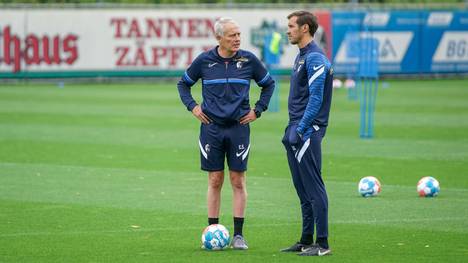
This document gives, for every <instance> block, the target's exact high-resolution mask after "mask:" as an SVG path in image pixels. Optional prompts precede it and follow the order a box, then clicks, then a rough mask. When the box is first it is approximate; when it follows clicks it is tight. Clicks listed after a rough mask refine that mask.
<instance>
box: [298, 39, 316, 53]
mask: <svg viewBox="0 0 468 263" xmlns="http://www.w3.org/2000/svg"><path fill="white" fill-rule="evenodd" d="M315 46H316V44H315V42H314V41H313V40H312V41H310V42H309V44H307V45H306V46H305V47H303V48H300V49H299V53H300V55H301V56H302V55H304V54H306V53H307V51H308V50H310V49H312V48H314V47H315Z"/></svg>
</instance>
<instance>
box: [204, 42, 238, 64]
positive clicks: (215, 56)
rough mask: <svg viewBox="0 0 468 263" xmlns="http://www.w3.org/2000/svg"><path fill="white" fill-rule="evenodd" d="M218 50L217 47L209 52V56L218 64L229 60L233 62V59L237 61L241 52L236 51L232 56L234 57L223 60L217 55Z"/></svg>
mask: <svg viewBox="0 0 468 263" xmlns="http://www.w3.org/2000/svg"><path fill="white" fill-rule="evenodd" d="M218 48H219V45H218V46H216V47H214V48H212V49H211V51H210V54H211V55H212V56H213V57H214V58H215V59H216V60H219V61H220V62H225V61H231V60H235V59H238V58H240V57H241V53H242V52H241V50H239V51H237V52H236V54H234V56H232V57H230V58H223V57H221V56H220V55H219V53H218Z"/></svg>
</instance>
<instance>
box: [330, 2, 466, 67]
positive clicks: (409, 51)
mask: <svg viewBox="0 0 468 263" xmlns="http://www.w3.org/2000/svg"><path fill="white" fill-rule="evenodd" d="M332 30H333V62H334V65H335V71H336V72H337V73H339V74H345V75H352V74H355V73H356V72H358V70H359V56H357V53H358V52H359V43H362V41H363V39H369V38H370V39H373V40H374V41H376V42H377V43H378V62H379V73H380V74H419V73H461V72H468V12H467V11H457V12H428V11H383V12H381V11H369V12H364V11H356V12H344V11H343V12H333V13H332Z"/></svg>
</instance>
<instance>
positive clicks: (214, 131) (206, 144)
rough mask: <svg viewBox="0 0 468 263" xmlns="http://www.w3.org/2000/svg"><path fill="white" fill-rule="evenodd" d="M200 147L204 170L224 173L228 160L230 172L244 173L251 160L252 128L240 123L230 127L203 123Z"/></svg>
mask: <svg viewBox="0 0 468 263" xmlns="http://www.w3.org/2000/svg"><path fill="white" fill-rule="evenodd" d="M198 145H199V146H200V159H201V169H202V170H204V171H209V172H214V171H224V160H225V158H226V159H227V164H228V167H229V170H231V171H236V172H244V171H246V170H247V161H248V159H249V158H248V157H249V151H250V126H249V124H246V125H242V124H240V123H236V124H233V125H229V126H222V125H218V124H215V123H210V124H203V123H202V125H201V127H200V140H199V141H198Z"/></svg>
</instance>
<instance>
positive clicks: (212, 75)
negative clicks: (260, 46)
mask: <svg viewBox="0 0 468 263" xmlns="http://www.w3.org/2000/svg"><path fill="white" fill-rule="evenodd" d="M200 78H201V79H202V97H203V102H202V104H201V108H202V110H203V112H204V113H205V114H206V115H208V116H209V117H210V119H212V120H213V121H214V122H215V123H217V124H221V125H226V124H232V123H235V122H239V119H240V118H241V117H242V116H244V115H246V114H247V113H248V112H249V111H250V102H249V91H250V80H251V79H253V80H254V81H255V82H256V83H257V84H258V85H259V86H260V87H262V91H261V94H260V99H259V100H258V101H257V102H256V103H255V109H256V110H257V111H259V112H263V111H265V110H266V109H267V107H268V103H269V102H270V98H271V95H272V94H273V90H274V87H275V82H274V81H273V78H272V77H271V76H270V74H269V73H268V71H267V70H266V69H265V67H264V66H263V64H262V63H261V62H260V61H259V60H258V58H257V57H256V56H255V55H254V54H252V53H251V52H248V51H245V50H239V51H238V52H237V53H236V55H234V56H233V57H232V58H227V59H226V58H223V57H221V56H220V55H219V54H218V47H215V48H213V49H211V50H209V51H206V52H203V53H202V54H200V55H199V56H198V57H197V58H196V59H195V60H194V61H193V63H192V64H191V65H190V66H189V68H188V69H187V71H186V72H185V74H184V76H182V78H181V79H180V81H179V83H178V84H177V88H178V89H179V95H180V99H181V100H182V102H183V103H184V104H185V106H186V107H187V110H189V111H192V109H193V108H194V107H195V106H196V105H197V103H196V102H195V100H194V99H193V97H192V94H191V91H190V89H191V87H192V86H193V85H194V84H195V83H196V82H197V80H198V79H200Z"/></svg>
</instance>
